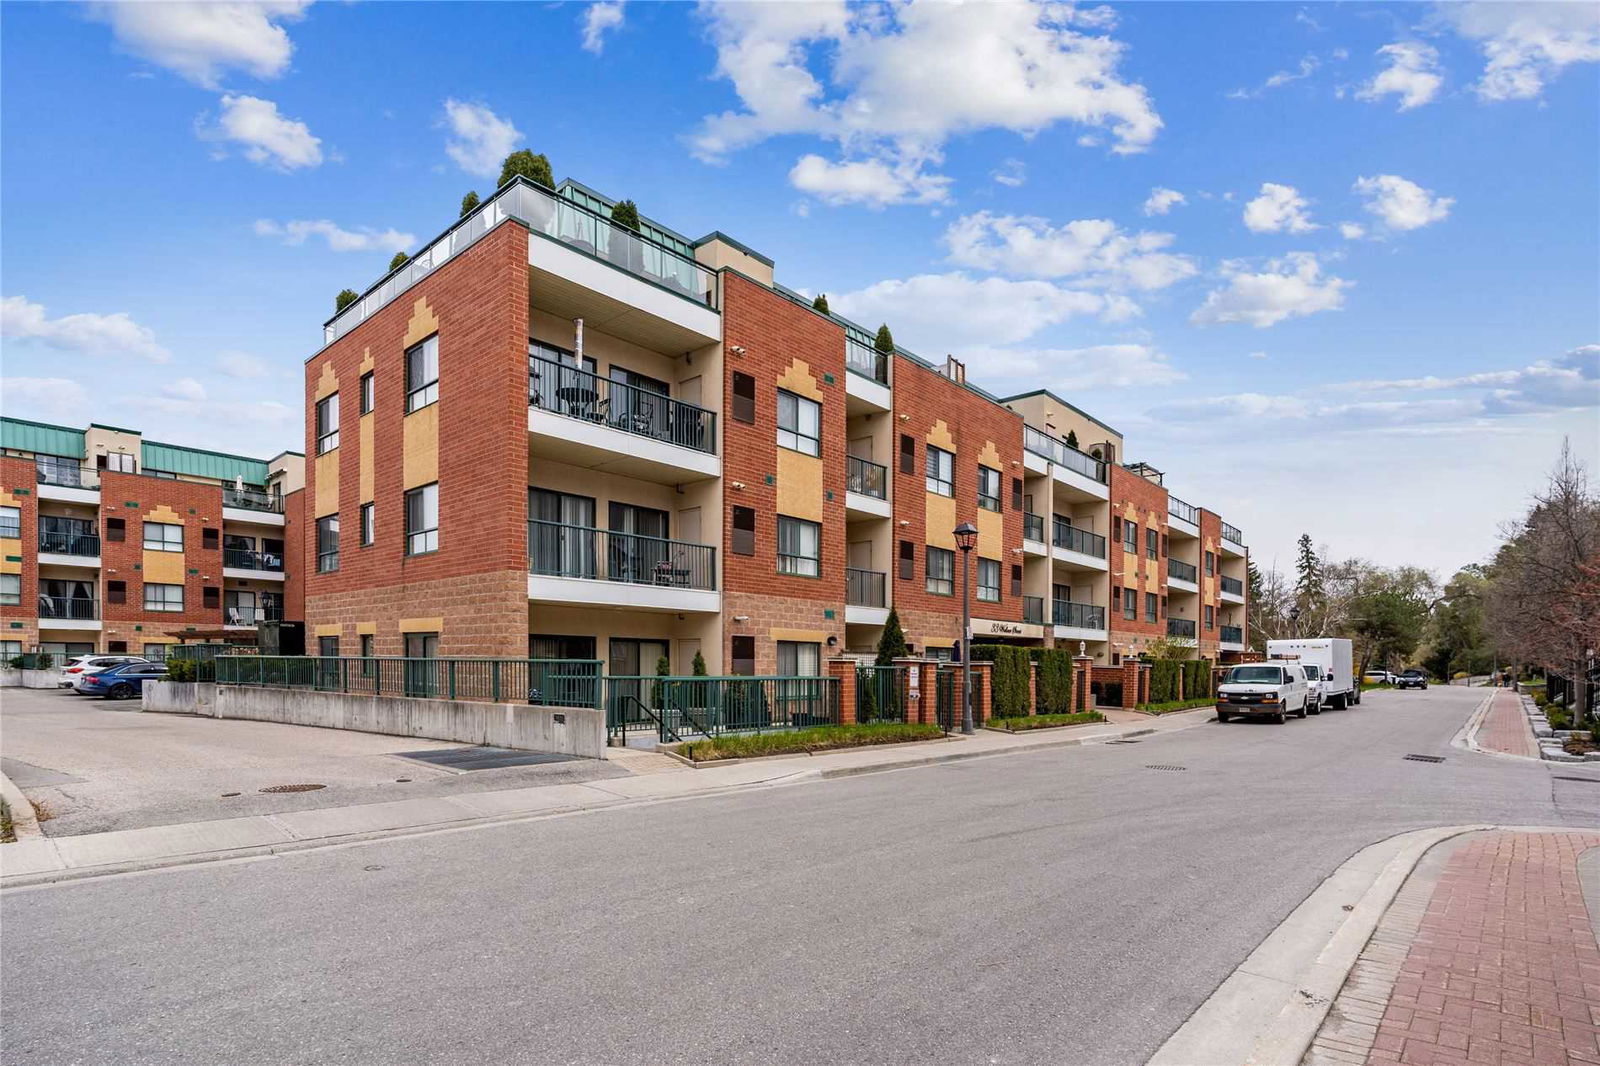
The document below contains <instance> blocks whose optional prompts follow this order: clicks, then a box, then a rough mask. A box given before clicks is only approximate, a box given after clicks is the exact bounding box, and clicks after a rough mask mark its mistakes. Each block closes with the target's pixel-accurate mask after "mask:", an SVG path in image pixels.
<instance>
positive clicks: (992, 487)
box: [978, 463, 1000, 511]
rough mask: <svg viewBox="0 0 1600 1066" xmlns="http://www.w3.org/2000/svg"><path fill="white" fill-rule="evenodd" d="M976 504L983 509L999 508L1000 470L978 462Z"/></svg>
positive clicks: (992, 509) (993, 509)
mask: <svg viewBox="0 0 1600 1066" xmlns="http://www.w3.org/2000/svg"><path fill="white" fill-rule="evenodd" d="M978 506H979V507H982V508H983V509H984V510H985V511H998V510H1000V471H998V470H994V469H992V468H990V467H987V466H984V465H983V464H981V463H980V464H978Z"/></svg>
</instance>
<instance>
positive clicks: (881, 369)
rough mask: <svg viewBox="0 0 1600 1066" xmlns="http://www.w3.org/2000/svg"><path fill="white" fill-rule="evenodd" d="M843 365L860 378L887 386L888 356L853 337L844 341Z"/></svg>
mask: <svg viewBox="0 0 1600 1066" xmlns="http://www.w3.org/2000/svg"><path fill="white" fill-rule="evenodd" d="M844 365H845V369H846V370H852V371H854V372H855V373H857V374H860V375H861V376H862V377H866V378H871V379H872V380H873V381H876V382H877V383H878V384H880V385H887V384H889V356H888V355H887V354H885V353H884V352H880V351H878V350H877V349H876V348H874V347H872V346H871V345H868V344H862V343H861V342H860V341H858V340H856V339H855V338H853V337H846V338H845V341H844Z"/></svg>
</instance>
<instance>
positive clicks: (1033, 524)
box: [1022, 512, 1044, 544]
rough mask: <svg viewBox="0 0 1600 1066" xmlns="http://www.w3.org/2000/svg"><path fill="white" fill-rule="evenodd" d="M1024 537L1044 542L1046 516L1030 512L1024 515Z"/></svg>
mask: <svg viewBox="0 0 1600 1066" xmlns="http://www.w3.org/2000/svg"><path fill="white" fill-rule="evenodd" d="M1022 539H1023V540H1032V541H1037V542H1038V543H1040V544H1043V543H1044V516H1043V515H1036V514H1028V513H1027V512H1023V515H1022Z"/></svg>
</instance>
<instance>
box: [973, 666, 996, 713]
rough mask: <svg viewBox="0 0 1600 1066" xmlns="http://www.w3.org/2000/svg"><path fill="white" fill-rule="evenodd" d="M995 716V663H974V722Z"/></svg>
mask: <svg viewBox="0 0 1600 1066" xmlns="http://www.w3.org/2000/svg"><path fill="white" fill-rule="evenodd" d="M992 717H994V664H993V663H973V664H972V722H973V724H974V725H976V724H978V723H979V722H987V721H988V720H989V719H990V718H992Z"/></svg>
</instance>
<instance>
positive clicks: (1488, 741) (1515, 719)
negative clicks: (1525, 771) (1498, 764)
mask: <svg viewBox="0 0 1600 1066" xmlns="http://www.w3.org/2000/svg"><path fill="white" fill-rule="evenodd" d="M1477 741H1478V745H1479V746H1480V747H1484V748H1488V749H1489V750H1490V751H1502V752H1505V753H1506V754H1507V755H1525V756H1527V757H1528V758H1530V759H1537V758H1538V757H1539V745H1538V744H1537V743H1536V742H1535V741H1534V739H1533V727H1532V726H1530V725H1529V724H1528V716H1527V714H1526V713H1524V712H1523V710H1522V697H1520V696H1518V695H1517V694H1516V693H1515V692H1512V691H1511V690H1510V689H1501V690H1500V691H1499V692H1496V693H1495V694H1494V702H1493V703H1492V704H1490V706H1489V713H1488V714H1486V715H1484V716H1483V721H1482V722H1481V723H1479V725H1478V736H1477Z"/></svg>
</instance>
